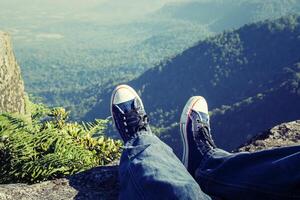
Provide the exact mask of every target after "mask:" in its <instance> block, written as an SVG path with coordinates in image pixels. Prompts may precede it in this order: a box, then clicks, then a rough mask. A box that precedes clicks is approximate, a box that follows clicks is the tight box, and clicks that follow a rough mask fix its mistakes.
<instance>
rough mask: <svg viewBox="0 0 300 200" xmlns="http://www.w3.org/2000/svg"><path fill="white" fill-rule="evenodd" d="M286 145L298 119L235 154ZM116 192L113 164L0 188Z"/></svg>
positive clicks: (61, 195)
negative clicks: (35, 182)
mask: <svg viewBox="0 0 300 200" xmlns="http://www.w3.org/2000/svg"><path fill="white" fill-rule="evenodd" d="M289 145H300V120H298V121H293V122H289V123H283V124H281V125H278V126H275V127H274V128H272V129H270V130H268V131H265V132H263V133H261V134H259V135H257V136H256V137H254V138H253V139H251V140H250V141H249V142H248V143H246V144H245V145H243V146H241V147H240V148H239V149H238V151H250V152H253V151H257V150H263V149H270V148H274V147H282V146H289ZM118 190H119V183H118V166H117V165H115V166H105V167H97V168H93V169H91V170H88V171H85V172H81V173H78V174H75V175H73V176H71V177H69V178H62V179H57V180H52V181H46V182H42V183H37V184H34V185H26V184H9V185H0V200H2V199H3V200H4V199H5V200H10V199H22V200H27V199H47V200H48V199H49V200H50V199H51V200H54V199H78V200H80V199H117V197H118Z"/></svg>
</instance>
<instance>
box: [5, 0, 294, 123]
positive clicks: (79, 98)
mask: <svg viewBox="0 0 300 200" xmlns="http://www.w3.org/2000/svg"><path fill="white" fill-rule="evenodd" d="M28 2H30V3H28ZM70 2H72V3H70ZM174 2H176V3H174ZM70 4H72V6H69V5H70ZM0 11H1V12H0V26H1V29H3V30H5V31H8V32H10V33H11V34H12V36H13V40H14V44H15V52H16V55H17V58H18V61H19V63H20V65H21V66H22V73H23V77H24V81H25V85H26V92H27V93H29V94H30V95H31V96H34V97H37V98H36V101H35V102H39V101H38V100H37V99H41V101H42V102H43V103H46V104H47V105H49V106H64V107H67V108H68V109H69V110H71V111H72V113H73V114H72V116H71V117H72V119H74V120H78V119H80V118H81V117H82V116H84V114H85V113H86V112H87V111H88V109H90V107H91V106H93V105H94V104H95V102H96V98H95V93H99V91H100V92H102V91H104V90H105V88H106V87H109V85H115V84H117V83H120V82H124V81H129V80H132V79H134V78H136V77H138V76H139V75H140V74H142V73H143V72H144V71H145V70H147V69H150V68H152V67H154V66H156V65H158V64H159V63H160V62H163V61H164V60H167V59H169V58H171V57H174V56H175V55H177V54H180V53H182V51H184V50H186V49H188V48H190V47H191V46H194V45H195V43H197V42H198V41H199V40H203V39H205V38H207V37H208V36H212V35H213V34H216V33H220V32H221V31H224V30H225V29H232V28H238V27H240V26H242V25H244V24H247V23H252V22H256V21H258V20H264V19H274V18H275V17H281V16H283V15H286V14H289V13H294V12H298V13H299V11H300V9H299V1H297V0H280V1H278V0H264V1H261V0H251V1H249V0H192V1H190V0H155V1H146V0H122V1H120V0H111V1H106V0H99V1H94V0H92V1H88V2H86V1H85V0H76V1H70V0H64V1H51V0H44V1H42V2H41V1H37V0H34V1H29V0H10V1H8V0H4V1H1V3H0ZM93 88H97V91H96V92H95V89H93ZM75 91H76V92H75ZM31 99H34V98H31Z"/></svg>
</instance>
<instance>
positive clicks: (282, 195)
mask: <svg viewBox="0 0 300 200" xmlns="http://www.w3.org/2000/svg"><path fill="white" fill-rule="evenodd" d="M199 176H200V177H201V179H206V180H208V181H211V182H215V183H217V184H221V185H224V186H230V187H236V188H239V189H243V190H253V191H258V192H261V193H264V194H271V195H275V196H277V197H289V198H293V199H294V198H299V197H300V196H298V195H297V196H295V195H293V196H290V195H284V194H279V193H273V192H268V191H263V190H260V189H257V188H253V187H251V186H250V187H249V186H241V185H236V184H230V183H225V182H223V181H217V180H215V179H212V178H208V177H207V175H206V174H205V173H202V172H199Z"/></svg>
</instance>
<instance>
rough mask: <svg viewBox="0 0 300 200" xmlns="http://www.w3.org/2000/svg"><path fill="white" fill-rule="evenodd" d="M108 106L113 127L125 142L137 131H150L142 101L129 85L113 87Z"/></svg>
mask: <svg viewBox="0 0 300 200" xmlns="http://www.w3.org/2000/svg"><path fill="white" fill-rule="evenodd" d="M110 108H111V115H112V118H113V121H114V124H115V127H116V129H117V130H118V131H119V133H120V135H121V137H122V139H123V141H124V142H125V143H126V142H127V141H128V140H129V139H131V138H133V137H134V136H135V135H136V133H137V132H139V131H142V130H145V131H150V127H149V119H148V117H147V114H146V112H145V109H144V105H143V102H142V100H141V98H140V97H139V95H138V94H137V93H136V91H135V90H134V89H133V88H131V87H130V86H128V85H119V86H117V87H116V88H115V89H114V91H113V92H112V96H111V107H110Z"/></svg>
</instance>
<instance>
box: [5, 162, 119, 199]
mask: <svg viewBox="0 0 300 200" xmlns="http://www.w3.org/2000/svg"><path fill="white" fill-rule="evenodd" d="M118 190H119V183H118V166H104V167H96V168H93V169H91V170H88V171H85V172H81V173H77V174H75V175H73V176H70V177H68V178H61V179H57V180H52V181H45V182H42V183H37V184H33V185H26V184H8V185H0V200H15V199H22V200H31V199H37V200H40V199H45V200H55V199H77V200H80V199H105V200H106V199H108V200H109V199H117V198H118Z"/></svg>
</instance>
